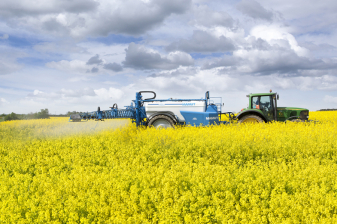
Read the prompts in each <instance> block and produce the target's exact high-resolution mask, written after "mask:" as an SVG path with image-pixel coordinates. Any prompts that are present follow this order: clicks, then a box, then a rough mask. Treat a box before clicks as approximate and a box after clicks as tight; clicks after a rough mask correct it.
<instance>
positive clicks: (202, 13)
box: [194, 5, 235, 28]
mask: <svg viewBox="0 0 337 224" xmlns="http://www.w3.org/2000/svg"><path fill="white" fill-rule="evenodd" d="M234 22H235V21H234V20H233V18H232V17H231V16H230V15H229V14H228V13H226V12H223V11H213V10H211V9H210V8H208V6H206V5H201V6H198V7H197V8H196V9H195V20H194V23H196V24H198V25H203V26H206V27H211V26H224V27H230V28H231V27H233V26H234Z"/></svg>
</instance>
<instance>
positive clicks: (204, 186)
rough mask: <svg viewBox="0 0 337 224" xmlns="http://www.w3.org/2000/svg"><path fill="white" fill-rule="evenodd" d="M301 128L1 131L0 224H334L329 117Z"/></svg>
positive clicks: (29, 125)
mask: <svg viewBox="0 0 337 224" xmlns="http://www.w3.org/2000/svg"><path fill="white" fill-rule="evenodd" d="M309 119H312V120H316V122H308V123H292V122H288V123H281V122H274V123H268V124H247V125H238V124H231V125H220V126H211V127H199V128H195V127H178V128H176V129H159V130H157V129H154V128H138V129H137V128H136V127H135V126H134V125H133V124H131V123H130V122H126V123H123V121H122V120H109V121H104V122H95V121H88V122H78V123H75V122H74V123H71V122H67V121H68V119H67V118H52V119H47V120H29V121H11V122H1V123H0V223H337V177H336V171H337V138H336V136H337V112H310V118H309ZM116 122H117V123H116ZM116 124H119V125H123V126H121V127H119V128H116Z"/></svg>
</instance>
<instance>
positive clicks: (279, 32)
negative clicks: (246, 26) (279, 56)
mask: <svg viewBox="0 0 337 224" xmlns="http://www.w3.org/2000/svg"><path fill="white" fill-rule="evenodd" d="M250 35H251V36H254V37H256V38H261V39H262V40H265V41H267V42H268V43H269V44H271V45H274V44H278V45H280V46H284V43H283V42H282V41H279V40H285V41H287V43H289V45H290V48H291V49H292V50H294V51H295V52H296V54H297V55H298V56H301V57H306V56H308V54H309V51H308V50H307V49H305V48H303V47H300V46H299V45H298V43H297V41H296V39H295V37H294V36H293V35H291V34H290V32H289V27H283V26H280V25H274V24H273V25H258V26H255V27H253V28H252V30H251V31H250ZM285 47H286V46H285Z"/></svg>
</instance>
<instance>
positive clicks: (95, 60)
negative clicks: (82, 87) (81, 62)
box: [86, 54, 103, 65]
mask: <svg viewBox="0 0 337 224" xmlns="http://www.w3.org/2000/svg"><path fill="white" fill-rule="evenodd" d="M102 62H103V60H102V59H100V58H99V55H98V54H96V55H95V56H93V57H91V58H90V59H89V60H88V61H87V63H86V64H87V65H100V64H102Z"/></svg>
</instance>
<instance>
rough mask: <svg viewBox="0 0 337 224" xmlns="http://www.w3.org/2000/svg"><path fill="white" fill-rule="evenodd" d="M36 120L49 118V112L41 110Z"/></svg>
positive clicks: (36, 115)
mask: <svg viewBox="0 0 337 224" xmlns="http://www.w3.org/2000/svg"><path fill="white" fill-rule="evenodd" d="M35 118H37V119H39V118H49V110H48V109H41V111H40V112H37V113H36V114H35Z"/></svg>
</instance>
